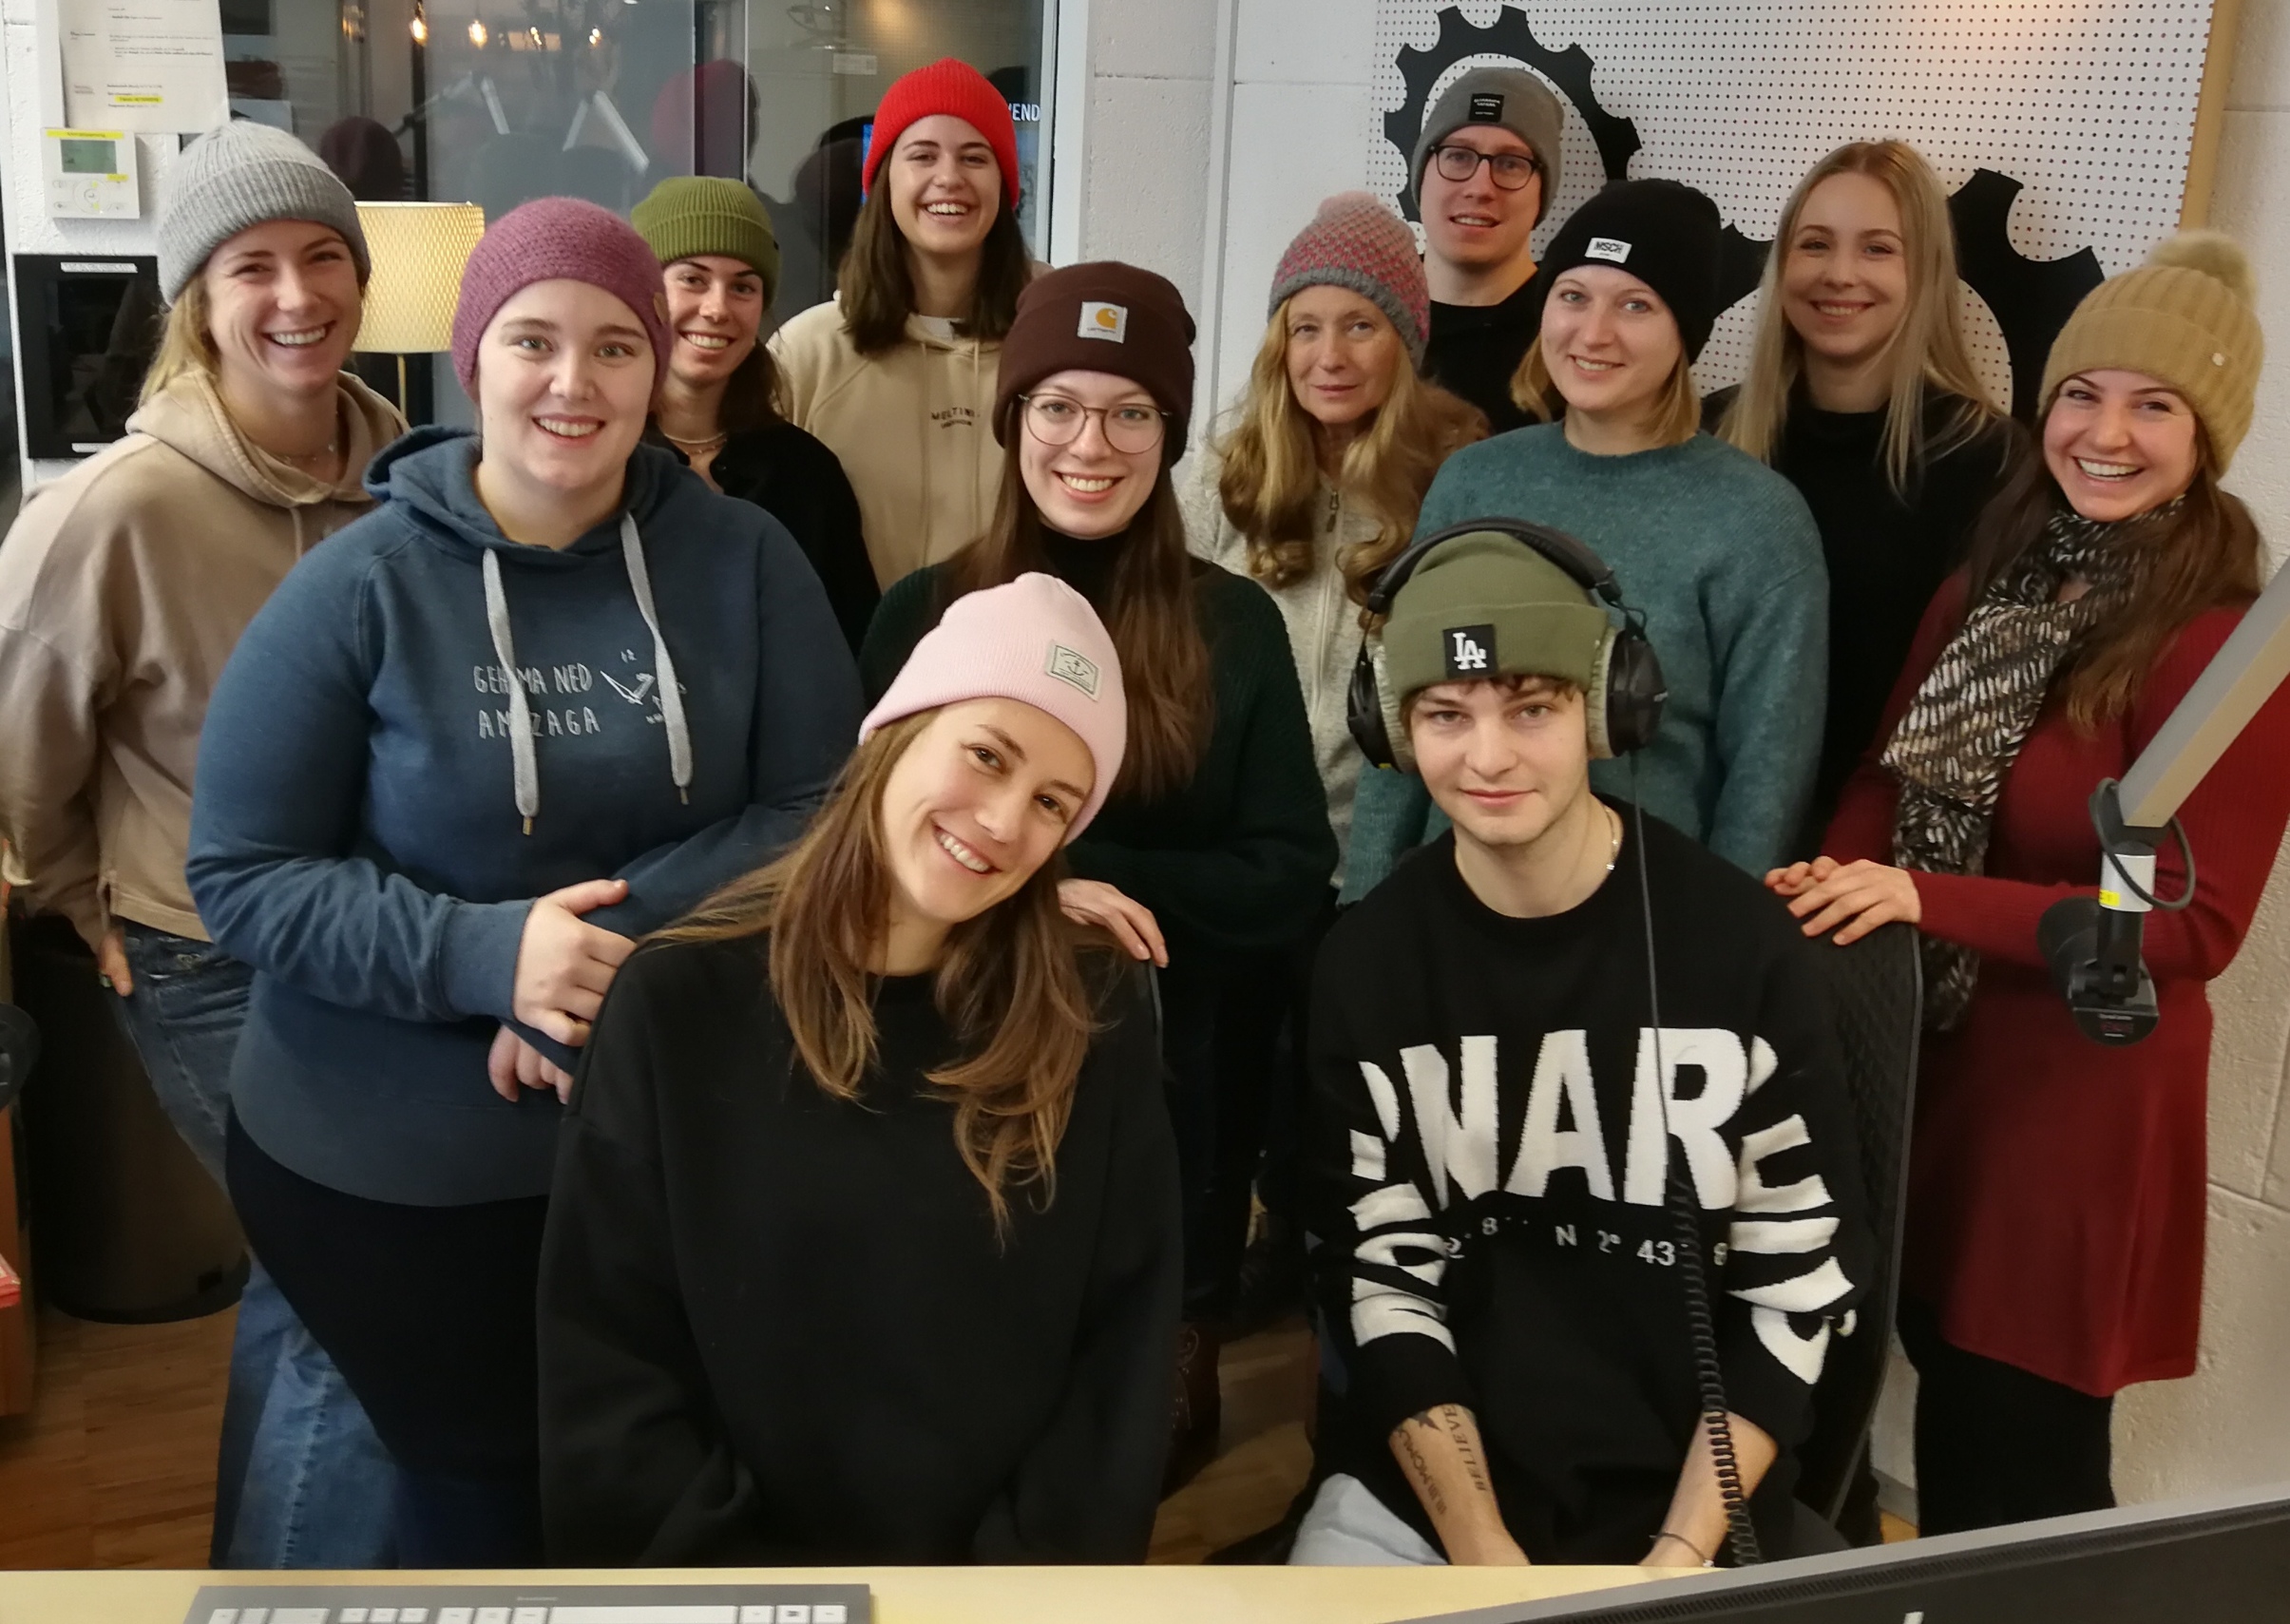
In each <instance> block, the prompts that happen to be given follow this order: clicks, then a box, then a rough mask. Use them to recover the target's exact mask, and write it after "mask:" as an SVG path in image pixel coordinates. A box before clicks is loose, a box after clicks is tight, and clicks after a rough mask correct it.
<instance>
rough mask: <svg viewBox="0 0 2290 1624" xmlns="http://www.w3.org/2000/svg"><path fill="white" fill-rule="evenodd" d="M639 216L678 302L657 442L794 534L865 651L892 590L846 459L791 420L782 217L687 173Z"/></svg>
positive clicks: (654, 428)
mask: <svg viewBox="0 0 2290 1624" xmlns="http://www.w3.org/2000/svg"><path fill="white" fill-rule="evenodd" d="M628 219H629V223H630V224H632V225H634V226H635V227H636V229H637V231H638V233H639V235H640V236H641V237H642V238H643V239H644V240H645V242H647V243H648V244H650V245H651V248H652V252H653V253H654V254H656V255H658V257H659V261H660V266H661V272H662V276H663V278H664V290H665V296H666V298H667V301H668V321H669V328H670V337H669V350H668V376H667V381H666V382H665V383H664V384H663V385H662V387H661V390H660V399H659V403H658V406H657V407H656V408H655V409H654V412H653V421H652V424H651V427H650V428H649V430H647V431H646V434H647V437H648V438H650V439H652V440H653V441H655V442H656V443H658V444H659V445H662V446H665V447H669V448H671V449H674V450H675V451H676V453H677V455H678V456H680V457H682V458H683V459H684V460H685V462H687V463H688V464H690V465H691V467H692V469H693V471H694V472H696V473H697V474H698V475H699V476H700V478H702V479H703V480H705V481H707V482H708V484H710V485H712V486H714V487H716V489H717V490H720V491H722V492H723V493H724V494H725V495H726V496H735V497H737V498H739V499H740V500H741V501H742V502H752V503H754V505H755V506H758V507H760V508H762V509H763V510H764V511H765V512H766V513H769V514H771V515H772V516H773V518H775V519H777V520H778V521H779V522H780V523H781V524H782V525H786V526H787V527H788V530H789V533H790V534H792V536H793V537H794V538H795V543H796V545H798V546H800V547H802V549H803V556H804V557H805V558H807V559H809V560H811V568H812V569H813V570H815V571H816V572H817V573H818V576H819V583H820V584H821V585H822V586H824V587H826V588H827V601H828V602H829V603H830V605H832V607H833V609H834V612H835V623H836V624H837V625H838V626H840V627H842V629H843V639H844V641H845V642H847V643H849V645H850V647H851V650H852V652H854V653H855V652H857V650H858V646H859V640H860V639H862V638H864V637H865V636H866V635H867V622H868V621H870V620H872V619H873V618H874V609H875V604H876V603H877V602H880V601H881V599H882V590H881V588H879V587H878V586H876V585H875V578H874V566H873V565H872V564H869V563H868V558H867V537H866V530H865V526H864V525H863V524H862V522H861V520H860V517H859V499H858V497H857V496H856V495H855V494H854V493H853V492H852V490H851V488H850V481H849V479H848V478H847V477H845V475H844V472H843V464H842V461H841V459H839V458H838V457H837V456H836V455H835V453H834V452H832V451H830V450H829V449H827V446H826V445H825V444H824V443H823V442H822V441H820V440H819V439H818V438H817V437H816V436H814V435H812V434H811V433H809V432H807V431H806V430H803V429H800V428H798V427H797V426H796V425H794V424H792V423H791V422H789V421H788V420H787V418H786V417H785V416H783V415H782V414H781V412H780V409H779V395H780V383H779V368H778V364H777V363H776V362H775V361H773V358H772V352H771V349H770V347H769V346H768V345H767V344H766V343H765V342H764V333H763V330H764V328H765V327H766V326H768V324H769V322H770V319H771V309H772V297H773V294H774V293H775V292H776V291H777V286H778V277H779V244H778V241H777V239H775V238H774V237H773V233H772V219H771V216H770V215H768V214H766V213H765V212H764V207H763V201H762V200H761V199H759V198H757V197H756V195H755V193H754V190H753V189H752V188H751V187H749V186H748V185H747V184H746V183H745V182H740V181H730V180H725V179H723V178H721V177H718V176H713V175H677V176H671V177H669V178H668V179H667V180H665V181H662V182H660V183H659V184H658V185H657V186H655V187H654V188H653V189H652V192H651V195H650V196H648V197H647V198H645V199H644V201H642V202H640V203H639V204H637V206H636V207H635V208H634V209H633V210H631V211H630V213H629V217H628Z"/></svg>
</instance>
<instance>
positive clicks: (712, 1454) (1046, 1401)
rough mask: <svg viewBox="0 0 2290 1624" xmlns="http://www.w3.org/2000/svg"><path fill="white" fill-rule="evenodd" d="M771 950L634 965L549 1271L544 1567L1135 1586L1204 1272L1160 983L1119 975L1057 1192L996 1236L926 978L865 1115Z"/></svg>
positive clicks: (682, 949)
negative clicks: (1187, 1277) (1165, 1083)
mask: <svg viewBox="0 0 2290 1624" xmlns="http://www.w3.org/2000/svg"><path fill="white" fill-rule="evenodd" d="M766 950H767V942H766V939H765V938H761V937H757V938H752V939H748V940H745V941H736V942H729V943H709V944H701V945H693V944H677V945H671V946H658V947H650V948H647V949H646V950H644V951H643V952H641V953H639V954H638V955H637V956H636V957H635V958H633V959H631V960H630V961H629V963H628V964H627V965H625V966H624V967H623V968H622V969H621V971H620V976H619V979H618V980H617V981H616V982H615V984H614V985H613V989H612V995H611V998H610V999H609V1001H608V1002H607V1003H606V1004H605V1008H604V1012H603V1015H602V1016H601V1019H600V1021H599V1022H598V1024H597V1027H596V1032H595V1035H594V1038H593V1039H592V1041H590V1043H589V1045H588V1047H587V1049H586V1050H585V1051H584V1052H583V1060H582V1068H581V1074H580V1081H579V1086H578V1088H577V1089H576V1091H575V1093H574V1095H573V1099H572V1105H571V1108H570V1110H569V1111H567V1112H566V1114H565V1118H564V1123H563V1137H562V1140H561V1150H560V1155H559V1160H558V1165H557V1180H556V1187H555V1190H554V1192H553V1194H552V1197H551V1201H550V1206H549V1217H548V1232H547V1236H546V1239H545V1242H544V1247H543V1255H542V1268H541V1290H540V1349H541V1449H542V1465H543V1470H542V1483H543V1500H544V1513H545V1519H546V1532H547V1538H548V1548H549V1550H550V1551H551V1552H552V1553H553V1555H554V1557H556V1558H557V1559H561V1560H563V1561H568V1562H575V1563H585V1564H595V1565H618V1564H625V1563H635V1564H641V1565H646V1566H652V1565H667V1566H678V1565H711V1564H754V1565H777V1564H789V1563H796V1564H804V1565H814V1564H831V1563H884V1562H901V1563H904V1562H921V1563H948V1562H969V1561H984V1562H1032V1561H1087V1562H1135V1561H1140V1560H1142V1559H1143V1557H1144V1555H1145V1549H1146V1544H1147V1542H1148V1540H1149V1538H1150V1537H1151V1534H1152V1529H1153V1519H1154V1510H1155V1502H1156V1501H1157V1500H1158V1499H1159V1492H1160V1472H1161V1456H1162V1452H1163V1449H1164V1446H1165V1443H1166V1441H1167V1434H1168V1425H1169V1370H1170V1364H1169V1361H1170V1357H1171V1352H1170V1350H1171V1348H1172V1347H1174V1345H1175V1336H1176V1323H1177V1290H1178V1273H1179V1258H1180V1251H1181V1248H1180V1243H1179V1237H1178V1217H1177V1189H1176V1171H1175V1152H1174V1145H1173V1142H1172V1139H1171V1136H1170V1130H1169V1123H1168V1118H1167V1115H1166V1108H1165V1107H1164V1105H1163V1103H1162V1099H1161V1087H1160V1071H1159V1064H1158V1061H1157V1060H1156V1058H1155V1047H1154V1042H1155V1034H1154V1029H1153V1020H1152V1015H1151V1011H1150V1007H1149V1005H1148V1003H1147V1002H1146V995H1145V991H1144V988H1143V985H1142V978H1141V977H1138V976H1136V975H1135V974H1134V973H1132V972H1129V971H1127V970H1126V969H1123V970H1121V971H1119V972H1117V973H1116V972H1114V971H1113V970H1111V969H1110V968H1108V969H1107V970H1106V971H1105V973H1104V980H1103V984H1105V986H1106V988H1107V990H1106V991H1105V992H1104V993H1103V995H1102V996H1101V997H1100V999H1099V1021H1100V1022H1101V1023H1102V1029H1101V1030H1100V1031H1099V1033H1098V1035H1097V1038H1096V1040H1095V1041H1093V1043H1092V1045H1091V1048H1090V1052H1089V1058H1088V1060H1086V1062H1085V1063H1084V1065H1083V1068H1082V1071H1081V1075H1080V1078H1079V1079H1078V1083H1077V1085H1076V1090H1075V1094H1074V1100H1073V1114H1072V1117H1071V1119H1070V1120H1069V1122H1068V1123H1067V1126H1066V1129H1065V1134H1064V1137H1063V1138H1062V1140H1061V1141H1060V1142H1059V1146H1058V1153H1057V1192H1056V1198H1055V1199H1054V1200H1052V1201H1050V1202H1049V1203H1048V1204H1047V1206H1046V1207H1044V1206H1043V1204H1042V1201H1041V1199H1040V1196H1041V1192H1040V1190H1039V1189H1038V1188H1032V1187H1029V1188H1026V1189H1022V1190H1018V1191H1014V1192H1012V1193H1011V1194H1010V1207H1011V1220H1012V1222H1011V1229H1010V1232H1009V1234H1008V1237H1007V1242H1006V1245H1005V1244H1002V1243H1000V1242H998V1241H997V1239H996V1236H995V1232H994V1226H993V1222H992V1218H991V1215H990V1213H989V1209H988V1206H987V1203H986V1198H985V1194H984V1192H983V1190H982V1189H981V1188H980V1187H979V1185H978V1183H977V1181H976V1180H975V1179H973V1178H972V1177H971V1175H970V1173H969V1171H968V1170H967V1169H966V1168H965V1167H964V1165H963V1162H962V1160H961V1157H960V1156H959V1155H958V1153H957V1151H956V1148H955V1143H954V1133H953V1110H952V1107H951V1105H950V1104H949V1103H948V1101H947V1099H946V1097H945V1095H943V1094H941V1093H939V1092H937V1091H936V1090H934V1089H933V1088H931V1087H930V1085H928V1084H927V1083H926V1081H925V1080H924V1078H923V1075H922V1074H923V1073H924V1071H925V1070H926V1069H928V1068H931V1067H935V1066H937V1065H940V1064H943V1063H945V1061H946V1060H949V1059H951V1058H953V1056H954V1054H955V1052H956V1051H955V1045H954V1043H953V1040H952V1038H951V1036H950V1034H949V1030H948V1027H947V1025H946V1023H945V1021H944V1020H943V1019H942V1018H941V1017H940V1016H939V1014H938V1012H937V1010H936V1009H935V1008H934V1006H933V1003H932V998H931V989H930V981H929V978H927V977H898V978H890V979H887V980H885V981H883V982H881V983H880V984H879V988H880V990H879V992H878V995H877V998H876V1003H875V1019H876V1023H877V1026H878V1029H879V1061H880V1063H879V1064H878V1066H877V1067H876V1069H875V1070H874V1071H872V1072H871V1073H869V1075H868V1079H867V1081H866V1083H865V1084H864V1086H863V1089H862V1093H861V1098H860V1099H858V1100H855V1101H844V1100H837V1099H830V1098H829V1097H828V1096H827V1095H826V1094H825V1093H824V1092H822V1091H821V1090H820V1088H819V1087H818V1086H817V1084H816V1083H814V1082H813V1081H812V1080H811V1077H810V1074H809V1073H808V1072H806V1071H804V1070H803V1069H802V1067H801V1066H800V1064H799V1063H798V1062H797V1061H795V1060H794V1059H793V1056H792V1042H791V1040H790V1038H789V1036H788V1031H787V1027H786V1024H785V1022H783V1021H782V1019H781V1018H780V1015H779V1011H778V1008H777V1006H776V1005H775V1004H774V1003H773V1001H772V997H771V992H770V985H769V983H768V981H767V979H766V975H765V961H764V955H765V952H766Z"/></svg>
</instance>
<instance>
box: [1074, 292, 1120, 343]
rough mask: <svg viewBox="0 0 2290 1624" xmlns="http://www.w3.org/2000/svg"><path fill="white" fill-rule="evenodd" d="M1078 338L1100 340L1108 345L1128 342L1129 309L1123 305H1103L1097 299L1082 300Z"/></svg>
mask: <svg viewBox="0 0 2290 1624" xmlns="http://www.w3.org/2000/svg"><path fill="white" fill-rule="evenodd" d="M1078 336H1080V337H1083V338H1102V339H1104V340H1105V341H1106V342H1107V343H1109V344H1126V343H1128V342H1129V307H1128V306H1127V305H1125V304H1105V303H1103V302H1101V301H1099V300H1097V299H1084V300H1083V301H1082V304H1081V329H1080V333H1079V334H1078Z"/></svg>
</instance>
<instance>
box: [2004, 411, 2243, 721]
mask: <svg viewBox="0 0 2290 1624" xmlns="http://www.w3.org/2000/svg"><path fill="white" fill-rule="evenodd" d="M2049 409H2050V408H2049V403H2047V406H2046V410H2047V411H2049ZM2196 433H2197V441H2198V445H2197V460H2196V467H2195V480H2194V484H2192V485H2190V486H2188V487H2187V488H2186V494H2185V497H2184V498H2182V499H2181V501H2180V502H2179V504H2178V505H2177V506H2175V507H2172V508H2170V509H2169V510H2167V511H2165V510H2161V509H2158V510H2157V511H2156V512H2155V513H2153V514H2151V515H2149V516H2148V518H2147V522H2145V523H2140V522H2137V521H2133V522H2131V523H2129V524H2128V525H2126V526H2125V528H2124V530H2123V540H2122V545H2124V546H2126V547H2128V548H2131V549H2132V556H2131V560H2130V585H2129V589H2128V591H2126V592H2124V593H2123V594H2122V595H2121V597H2120V598H2119V600H2118V601H2117V602H2116V603H2115V604H2114V605H2113V606H2112V607H2111V608H2110V609H2109V612H2108V614H2107V615H2106V617H2105V618H2104V619H2102V620H2101V621H2099V622H2098V623H2097V624H2096V625H2094V626H2092V627H2091V629H2090V631H2089V632H2088V633H2086V634H2085V636H2084V637H2083V639H2082V640H2080V641H2079V642H2078V644H2077V645H2076V647H2075V648H2074V649H2073V650H2072V651H2071V653H2070V654H2069V656H2068V659H2067V662H2066V663H2065V664H2064V665H2062V666H2061V668H2060V672H2059V675H2058V677H2057V678H2054V680H2055V682H2056V683H2058V684H2061V685H2062V686H2061V689H2060V691H2061V692H2062V694H2063V695H2064V696H2065V697H2066V699H2067V702H2068V720H2069V721H2070V723H2071V724H2072V725H2073V726H2074V728H2075V729H2076V731H2077V732H2079V733H2082V734H2083V735H2085V736H2090V735H2091V734H2092V733H2094V732H2096V731H2097V730H2098V728H2099V726H2100V724H2101V723H2103V722H2106V721H2109V720H2110V719H2112V718H2113V717H2116V716H2122V715H2123V714H2124V713H2125V712H2127V711H2128V710H2129V709H2130V707H2131V705H2132V703H2133V702H2134V701H2135V700H2137V698H2138V697H2139V689H2140V686H2141V684H2142V683H2144V682H2145V681H2146V680H2147V673H2148V672H2149V671H2150V670H2152V669H2153V667H2154V664H2155V661H2156V660H2157V659H2160V658H2162V655H2163V651H2164V649H2165V647H2166V645H2167V644H2168V643H2169V642H2170V640H2171V639H2173V638H2174V637H2176V636H2178V634H2179V632H2180V631H2181V629H2182V628H2184V627H2185V625H2186V624H2187V622H2188V621H2192V620H2194V619H2195V617H2196V616H2198V615H2200V614H2202V613H2203V611H2204V610H2205V609H2211V608H2216V607H2217V606H2219V605H2220V604H2223V603H2246V602H2249V601H2250V600H2252V599H2253V598H2256V597H2257V596H2258V592H2259V584H2260V583H2259V529H2258V525H2257V523H2256V522H2255V521H2253V520H2252V518H2251V517H2250V509H2249V508H2247V507H2245V506H2242V498H2240V497H2238V496H2236V495H2235V494H2234V493H2233V492H2232V491H2230V490H2225V489H2223V488H2222V487H2220V485H2219V476H2218V471H2217V470H2218V460H2217V458H2215V457H2214V456H2213V455H2212V454H2211V449H2210V437H2209V435H2208V434H2207V433H2206V432H2204V430H2200V429H2198V430H2197V431H2196ZM2063 506H2067V498H2066V496H2064V495H2063V494H2062V493H2061V491H2060V488H2059V486H2058V483H2057V482H2056V481H2054V480H2053V479H2052V477H2051V469H2050V468H2046V467H2045V466H2044V459H2043V458H2042V457H2041V456H2030V457H2025V458H2022V459H2021V460H2020V464H2019V467H2018V468H2017V469H2016V470H2015V471H2014V472H2013V475H2012V477H2011V478H2010V479H2008V480H2006V481H2005V483H2004V487H2003V488H2002V489H2001V490H1999V491H1997V492H1996V494H1995V496H1994V500H1992V501H1991V502H1990V503H1989V504H1988V506H1987V507H1986V508H1985V509H1983V510H1982V511H1981V514H1980V517H1979V519H1978V521H1977V522H1976V523H1975V525H1974V526H1973V532H1972V541H1971V547H1970V553H1969V560H1968V562H1967V564H1966V565H1965V572H1966V575H1967V576H1968V578H1969V579H1968V581H1967V583H1966V591H1965V595H1964V602H1965V606H1966V607H1967V608H1969V607H1970V606H1971V605H1973V604H1975V603H1977V602H1979V601H1980V597H1981V595H1982V594H1983V593H1985V592H1986V591H1987V590H1988V588H1989V587H1991V586H1993V585H1994V584H1995V583H1996V581H1997V580H1998V579H1999V578H2000V577H2001V576H2002V575H2003V574H2004V573H2005V571H2006V570H2008V569H2009V568H2010V567H2011V566H2012V564H2013V562H2014V561H2015V560H2017V559H2018V558H2019V556H2020V555H2021V554H2022V553H2024V552H2026V551H2027V550H2028V549H2029V548H2030V547H2032V546H2034V545H2038V544H2039V543H2041V542H2042V540H2043V537H2044V527H2045V525H2046V524H2047V523H2048V522H2049V520H2050V519H2051V515H2052V514H2053V513H2055V512H2057V511H2058V510H2059V509H2060V508H2062V507H2063Z"/></svg>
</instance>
